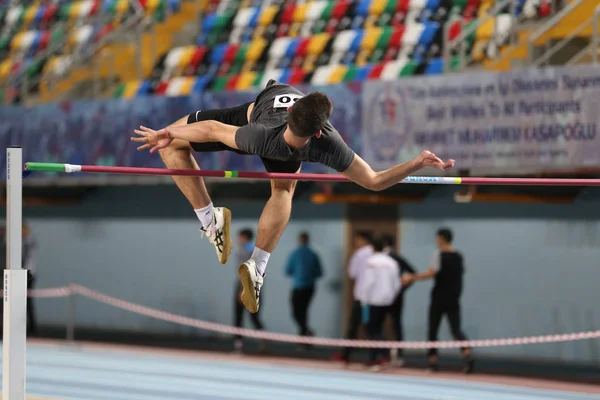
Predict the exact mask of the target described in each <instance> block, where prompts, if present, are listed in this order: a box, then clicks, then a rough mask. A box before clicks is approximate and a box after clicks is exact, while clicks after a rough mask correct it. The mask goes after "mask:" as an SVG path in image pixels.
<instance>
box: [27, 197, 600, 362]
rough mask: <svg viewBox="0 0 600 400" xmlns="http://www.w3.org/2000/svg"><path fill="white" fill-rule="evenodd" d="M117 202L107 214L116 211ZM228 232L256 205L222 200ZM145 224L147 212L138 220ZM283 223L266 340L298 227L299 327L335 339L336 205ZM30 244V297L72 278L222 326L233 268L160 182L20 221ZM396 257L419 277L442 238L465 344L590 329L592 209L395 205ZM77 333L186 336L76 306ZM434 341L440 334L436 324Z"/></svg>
mask: <svg viewBox="0 0 600 400" xmlns="http://www.w3.org/2000/svg"><path fill="white" fill-rule="evenodd" d="M117 205H118V206H117ZM223 205H227V206H230V207H231V208H232V209H233V212H234V226H233V229H234V231H237V230H238V229H240V228H242V227H246V226H255V224H256V221H257V218H258V216H259V214H260V211H261V208H262V204H260V203H246V204H240V203H227V204H223ZM149 215H154V216H153V217H149ZM293 215H294V217H293V220H292V221H291V223H290V226H289V228H288V229H287V231H286V232H285V234H284V236H283V237H282V240H281V242H280V245H279V247H278V248H277V250H276V251H275V252H274V254H273V256H272V257H271V262H270V265H269V268H268V275H267V280H266V285H265V292H264V303H263V307H262V316H263V318H264V321H265V324H266V326H267V327H268V329H269V330H272V331H278V332H290V333H295V331H296V328H295V326H294V325H293V323H292V320H291V317H290V312H289V288H290V283H289V281H288V280H287V279H286V278H285V277H284V276H283V271H282V266H283V264H284V262H285V259H286V257H287V254H288V253H289V251H291V250H292V249H293V248H294V246H295V240H296V235H297V233H298V232H299V231H300V230H307V231H309V232H310V233H311V234H312V236H313V238H314V246H315V248H316V250H317V251H318V252H319V254H320V255H321V257H322V258H323V263H324V267H325V279H324V281H322V282H321V283H320V285H319V290H318V294H317V297H316V301H315V303H313V308H312V311H313V312H312V315H311V322H312V325H313V326H314V328H315V330H316V332H317V333H318V334H319V335H320V336H333V337H338V336H340V335H341V334H342V320H341V319H342V314H343V313H342V312H341V307H342V300H341V297H342V293H341V292H337V291H334V290H332V289H330V287H329V285H328V283H329V282H332V281H340V280H341V279H342V275H341V274H342V266H343V259H344V249H343V245H344V243H343V240H344V232H345V225H344V221H343V208H342V207H341V206H335V205H334V206H313V205H311V204H308V203H306V202H302V201H298V202H297V203H296V204H295V208H294V212H293ZM26 216H28V217H29V220H30V222H31V225H32V227H33V230H34V232H35V234H36V235H37V237H38V241H39V258H40V262H39V264H40V265H39V276H40V279H39V287H51V286H60V285H64V284H67V283H69V282H77V283H81V284H83V285H86V286H89V287H91V288H94V289H97V290H99V291H102V292H105V293H107V294H110V295H114V296H116V297H119V298H123V299H126V300H130V301H133V302H136V303H140V304H143V305H147V306H149V307H156V308H159V309H162V310H166V311H171V312H175V313H179V314H184V315H188V316H192V317H197V318H202V319H208V320H211V321H217V322H222V323H226V324H230V323H231V322H232V317H233V315H232V314H233V310H232V297H233V289H234V284H235V280H236V276H235V270H236V265H235V264H234V263H230V264H229V265H226V266H221V265H219V264H218V263H217V261H216V257H215V254H214V249H213V248H212V247H211V246H209V245H208V243H207V242H206V240H202V239H201V236H200V234H199V232H198V230H197V229H198V228H199V223H198V222H197V221H196V219H195V216H194V214H193V212H192V210H191V208H190V206H189V205H188V204H187V203H186V202H185V200H184V199H183V197H182V196H181V195H180V194H179V193H177V192H176V189H175V188H174V187H173V186H166V187H163V188H155V189H147V188H146V189H143V188H120V189H103V190H100V191H98V192H97V193H95V194H94V195H92V196H91V197H89V198H88V199H87V200H86V201H85V202H84V203H82V204H81V205H79V206H76V207H69V208H67V207H65V208H53V209H39V208H37V209H32V210H27V211H26ZM401 218H402V219H401V222H400V235H401V244H402V251H403V253H404V254H405V256H406V257H407V258H408V259H409V261H411V262H412V263H413V264H414V265H415V267H417V268H418V269H419V270H425V269H426V268H427V265H428V263H429V259H430V257H431V253H432V251H433V250H434V236H435V231H436V230H437V229H438V228H439V227H440V226H441V225H447V226H449V227H450V228H452V229H453V230H454V231H455V235H456V247H457V248H458V249H460V250H461V251H462V252H463V253H464V255H465V257H466V262H467V274H466V281H465V292H464V297H463V306H464V315H463V320H464V328H465V331H466V333H467V334H468V335H469V336H470V337H472V338H497V337H512V336H521V335H542V334H550V333H564V332H575V331H582V330H592V329H600V309H599V307H598V304H599V299H600V297H599V296H598V282H600V261H599V260H600V223H599V221H600V209H598V207H597V205H596V204H595V203H594V202H593V201H589V202H585V201H582V202H578V203H577V204H573V205H555V206H552V205H502V204H472V205H464V204H455V203H453V202H452V201H451V200H447V199H444V198H441V199H432V200H430V201H427V202H426V203H424V204H410V205H404V206H402V207H401ZM430 289H431V283H430V282H424V283H418V284H416V285H415V286H414V287H413V288H412V289H411V290H410V291H409V292H408V294H407V300H406V301H407V305H406V313H405V325H406V332H407V339H408V340H423V339H424V338H425V337H426V315H427V306H428V299H429V291H430ZM65 306H66V303H65V302H64V301H63V300H43V301H40V304H39V310H40V312H39V314H40V320H41V321H42V322H43V323H52V324H61V323H62V322H63V321H64V318H65V308H66V307H65ZM77 322H78V324H80V325H85V326H94V327H103V328H111V327H118V328H124V329H139V330H144V331H156V332H178V333H189V332H194V330H192V329H191V328H185V327H179V326H175V325H172V324H169V323H162V322H160V321H154V320H152V319H150V318H146V317H140V316H136V315H134V314H131V313H129V312H125V311H119V310H115V309H114V308H112V307H109V306H105V305H101V304H98V303H95V302H93V301H89V300H81V301H79V303H78V309H77ZM441 338H445V339H447V338H449V336H448V334H447V328H446V325H443V334H442V336H441ZM598 345H599V343H598V341H581V342H573V343H565V344H556V345H532V346H522V347H510V348H508V347H506V348H501V349H486V350H483V349H482V350H479V351H478V353H479V354H482V353H484V354H490V355H511V356H515V357H546V358H551V359H560V360H565V361H577V362H586V363H589V362H594V363H597V364H600V349H599V348H598Z"/></svg>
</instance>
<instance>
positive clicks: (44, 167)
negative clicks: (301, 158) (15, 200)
mask: <svg viewBox="0 0 600 400" xmlns="http://www.w3.org/2000/svg"><path fill="white" fill-rule="evenodd" d="M25 170H27V171H42V172H66V173H76V172H86V173H103V174H124V175H166V176H202V177H211V178H240V179H281V180H286V179H289V180H297V181H318V182H349V181H350V180H349V179H348V178H346V177H345V176H343V175H337V174H304V173H302V174H293V173H292V174H289V173H278V172H244V171H214V170H188V169H166V168H138V167H110V166H100V165H74V164H56V163H38V162H28V163H27V164H25ZM399 183H412V184H433V185H497V186H600V179H569V178H476V177H445V176H409V177H407V178H405V179H404V180H402V181H400V182H399Z"/></svg>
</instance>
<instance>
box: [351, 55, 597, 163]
mask: <svg viewBox="0 0 600 400" xmlns="http://www.w3.org/2000/svg"><path fill="white" fill-rule="evenodd" d="M362 104H363V107H362V114H363V119H362V120H363V129H362V131H363V135H364V137H363V149H362V154H363V155H364V157H365V158H366V160H367V161H368V162H370V163H371V164H372V165H373V166H374V167H376V168H384V167H388V166H391V165H393V164H396V163H398V162H402V161H406V160H408V159H410V158H412V157H414V156H416V155H418V154H419V153H420V152H421V151H422V150H424V149H427V150H430V151H433V152H434V153H436V154H437V155H438V156H440V157H442V158H444V159H446V158H453V159H455V160H456V166H457V168H460V169H462V168H465V169H469V168H474V169H477V168H479V169H495V170H503V171H511V170H515V169H519V168H522V169H529V170H532V169H540V170H542V169H552V168H561V167H568V168H577V167H591V166H600V135H599V134H598V133H599V132H598V129H599V124H600V107H599V106H600V70H599V69H598V68H597V67H592V66H583V67H576V68H557V69H545V70H518V71H511V72H507V73H500V74H494V73H472V74H461V75H446V76H440V77H435V78H425V77H423V78H415V79H404V80H400V81H395V82H381V81H379V82H367V83H365V84H364V85H363V94H362Z"/></svg>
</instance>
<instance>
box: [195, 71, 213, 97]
mask: <svg viewBox="0 0 600 400" xmlns="http://www.w3.org/2000/svg"><path fill="white" fill-rule="evenodd" d="M211 80H212V76H211V75H209V74H206V75H202V76H199V77H198V78H196V83H194V87H193V88H192V93H201V92H203V91H204V89H206V87H207V86H208V84H209V83H210V81H211Z"/></svg>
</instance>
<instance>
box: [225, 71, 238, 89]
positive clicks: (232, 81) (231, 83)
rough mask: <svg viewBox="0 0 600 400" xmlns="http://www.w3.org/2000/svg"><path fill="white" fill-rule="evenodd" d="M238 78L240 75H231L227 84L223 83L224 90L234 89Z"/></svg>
mask: <svg viewBox="0 0 600 400" xmlns="http://www.w3.org/2000/svg"><path fill="white" fill-rule="evenodd" d="M239 80H240V75H239V74H238V75H234V76H232V77H231V78H230V79H229V80H228V81H227V84H225V89H226V90H235V88H236V87H237V84H238V81H239Z"/></svg>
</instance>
